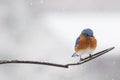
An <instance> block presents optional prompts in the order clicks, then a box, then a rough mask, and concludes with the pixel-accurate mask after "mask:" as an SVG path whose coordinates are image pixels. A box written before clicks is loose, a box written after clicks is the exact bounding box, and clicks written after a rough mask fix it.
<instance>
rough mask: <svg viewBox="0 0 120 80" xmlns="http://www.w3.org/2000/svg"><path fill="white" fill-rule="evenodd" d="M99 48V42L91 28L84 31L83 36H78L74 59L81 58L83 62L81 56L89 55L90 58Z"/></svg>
mask: <svg viewBox="0 0 120 80" xmlns="http://www.w3.org/2000/svg"><path fill="white" fill-rule="evenodd" d="M96 47H97V40H96V38H95V37H94V33H93V30H92V29H90V28H86V29H84V30H82V32H81V34H80V35H79V36H78V38H77V39H76V42H75V52H74V54H73V55H72V57H75V56H79V57H80V61H82V60H83V58H82V57H81V55H83V54H88V55H89V57H92V56H91V53H92V52H93V51H94V50H95V49H96Z"/></svg>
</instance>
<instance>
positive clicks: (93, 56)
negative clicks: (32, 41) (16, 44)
mask: <svg viewBox="0 0 120 80" xmlns="http://www.w3.org/2000/svg"><path fill="white" fill-rule="evenodd" d="M114 48H115V47H111V48H108V49H105V50H103V51H100V52H98V53H95V54H93V55H92V57H86V58H84V59H83V60H82V61H81V62H79V63H70V64H65V65H63V64H56V63H50V62H40V61H21V60H0V64H10V63H24V64H42V65H48V66H55V67H62V68H68V67H69V66H73V65H80V64H83V63H85V62H88V61H90V60H92V59H95V58H97V57H99V56H101V55H103V54H105V53H107V52H109V51H111V50H112V49H114Z"/></svg>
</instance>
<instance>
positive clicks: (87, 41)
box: [75, 35, 97, 52]
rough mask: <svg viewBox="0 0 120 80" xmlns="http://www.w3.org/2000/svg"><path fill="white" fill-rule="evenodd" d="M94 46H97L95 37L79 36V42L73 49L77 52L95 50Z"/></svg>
mask: <svg viewBox="0 0 120 80" xmlns="http://www.w3.org/2000/svg"><path fill="white" fill-rule="evenodd" d="M96 46H97V40H96V39H95V37H84V36H82V35H81V36H80V41H79V42H78V44H77V46H76V47H75V51H76V52H78V51H80V50H84V49H87V48H90V49H95V48H96Z"/></svg>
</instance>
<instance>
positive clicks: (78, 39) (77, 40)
mask: <svg viewBox="0 0 120 80" xmlns="http://www.w3.org/2000/svg"><path fill="white" fill-rule="evenodd" d="M79 41H80V36H79V37H78V38H77V39H76V42H75V47H77V44H78V42H79Z"/></svg>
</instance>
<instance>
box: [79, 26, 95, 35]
mask: <svg viewBox="0 0 120 80" xmlns="http://www.w3.org/2000/svg"><path fill="white" fill-rule="evenodd" d="M81 34H82V35H83V36H85V37H93V31H92V30H91V29H89V28H87V29H84V30H83V31H82V33H81Z"/></svg>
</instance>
